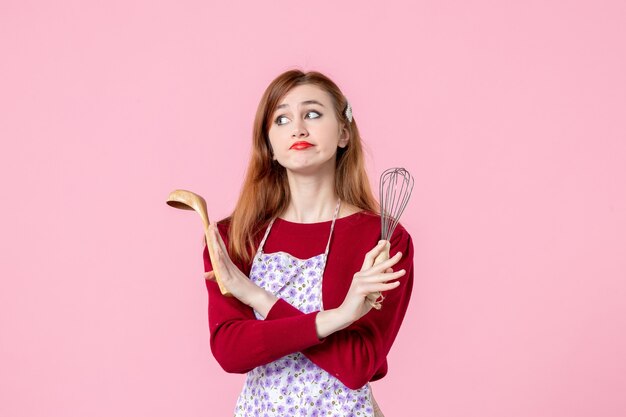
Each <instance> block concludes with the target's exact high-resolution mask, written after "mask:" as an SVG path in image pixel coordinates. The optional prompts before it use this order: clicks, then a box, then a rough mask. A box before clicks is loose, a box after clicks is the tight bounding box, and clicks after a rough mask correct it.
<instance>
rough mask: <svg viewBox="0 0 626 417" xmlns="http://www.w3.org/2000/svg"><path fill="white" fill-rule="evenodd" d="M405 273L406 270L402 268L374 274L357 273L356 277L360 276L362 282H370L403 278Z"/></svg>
mask: <svg viewBox="0 0 626 417" xmlns="http://www.w3.org/2000/svg"><path fill="white" fill-rule="evenodd" d="M405 274H406V270H405V269H400V270H398V271H395V272H385V273H382V272H380V273H377V274H372V275H366V274H363V275H355V277H358V279H359V281H360V282H362V283H364V284H368V283H375V282H387V281H391V280H394V279H398V278H401V277H403V276H404V275H405Z"/></svg>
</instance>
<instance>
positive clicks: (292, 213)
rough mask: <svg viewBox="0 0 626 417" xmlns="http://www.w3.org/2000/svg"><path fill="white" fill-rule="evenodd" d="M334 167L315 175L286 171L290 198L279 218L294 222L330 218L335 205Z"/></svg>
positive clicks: (318, 220)
mask: <svg viewBox="0 0 626 417" xmlns="http://www.w3.org/2000/svg"><path fill="white" fill-rule="evenodd" d="M334 168H335V167H334V166H332V167H331V168H330V169H327V170H325V172H316V174H315V175H301V174H298V173H294V172H291V171H287V179H288V181H289V191H290V194H291V199H290V201H289V205H288V206H287V208H286V209H285V211H284V212H283V213H282V214H281V216H280V217H281V218H283V219H284V220H287V221H291V222H296V223H318V222H323V221H328V220H332V218H333V214H334V213H335V208H336V207H337V199H338V198H339V197H338V196H337V193H335V169H334Z"/></svg>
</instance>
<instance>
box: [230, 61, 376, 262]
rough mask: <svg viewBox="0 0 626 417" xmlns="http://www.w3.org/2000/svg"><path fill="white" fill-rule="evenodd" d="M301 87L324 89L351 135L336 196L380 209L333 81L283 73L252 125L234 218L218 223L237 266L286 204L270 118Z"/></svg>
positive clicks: (340, 157)
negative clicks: (274, 158)
mask: <svg viewBox="0 0 626 417" xmlns="http://www.w3.org/2000/svg"><path fill="white" fill-rule="evenodd" d="M302 84H311V85H315V86H317V87H319V88H321V89H323V90H325V91H327V92H328V93H329V94H330V96H331V97H332V101H333V104H334V109H335V116H336V117H337V120H339V121H340V123H341V122H343V123H345V125H346V127H347V128H348V129H349V131H350V140H349V141H348V145H347V146H346V147H345V148H340V147H338V148H337V156H336V164H335V170H336V171H335V192H336V193H337V195H338V196H339V198H341V199H342V200H343V201H346V202H348V203H350V204H352V205H354V206H356V207H359V208H360V209H361V210H366V211H370V212H373V213H378V212H379V209H380V206H379V204H378V202H377V201H376V199H375V198H374V196H373V195H372V191H371V188H370V183H369V180H368V177H367V173H366V171H365V163H364V158H363V147H362V145H361V136H360V135H359V129H358V128H357V124H356V119H355V118H354V117H353V118H352V122H350V121H349V120H348V119H347V118H346V116H345V114H344V111H345V109H346V107H347V99H346V97H345V96H344V95H343V93H342V92H341V90H340V89H339V87H337V85H336V84H335V83H334V82H333V81H332V80H330V79H329V78H328V77H327V76H325V75H324V74H322V73H320V72H317V71H309V72H306V73H305V72H302V71H300V70H289V71H286V72H284V73H282V74H280V75H279V76H278V77H276V78H275V79H274V80H273V81H272V82H271V83H270V85H269V86H268V87H267V89H266V90H265V92H264V93H263V96H262V97H261V101H260V102H259V106H258V108H257V112H256V116H255V119H254V125H253V133H252V153H251V158H250V162H249V164H248V169H247V172H246V177H245V180H244V183H243V186H242V189H241V193H240V195H239V200H238V202H237V205H236V206H235V209H234V210H233V212H232V214H231V215H230V216H229V217H227V218H226V219H223V220H222V221H221V222H227V221H229V222H230V226H229V233H228V237H229V239H228V246H229V248H228V249H229V253H230V256H231V259H232V260H233V261H234V262H236V263H242V264H247V263H249V262H251V260H252V258H253V257H254V254H255V252H256V247H255V236H257V235H258V233H259V232H260V231H261V230H262V229H265V228H266V227H267V225H268V224H269V222H270V220H271V219H272V218H274V217H275V216H278V215H280V214H281V213H282V212H283V211H284V210H285V209H286V208H287V206H288V204H289V199H290V192H289V184H288V182H287V172H286V170H285V168H284V167H283V166H281V165H280V164H278V163H277V162H276V161H272V152H271V145H270V141H269V136H268V131H269V129H270V126H271V123H272V120H271V116H272V115H273V113H274V111H275V110H276V107H277V106H278V104H279V103H280V101H281V99H282V98H283V97H284V96H285V95H286V94H287V93H288V92H289V91H290V90H291V89H292V88H294V87H296V86H299V85H302ZM221 222H220V223H221Z"/></svg>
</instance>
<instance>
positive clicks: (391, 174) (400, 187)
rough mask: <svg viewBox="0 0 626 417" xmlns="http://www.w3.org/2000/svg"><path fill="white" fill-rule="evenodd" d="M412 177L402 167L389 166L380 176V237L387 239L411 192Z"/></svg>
mask: <svg viewBox="0 0 626 417" xmlns="http://www.w3.org/2000/svg"><path fill="white" fill-rule="evenodd" d="M414 182H415V181H414V180H413V177H411V174H409V172H408V171H407V170H406V169H404V168H389V169H388V170H386V171H385V172H383V174H382V175H381V176H380V227H381V239H383V240H389V239H391V235H393V231H394V230H396V226H397V225H398V222H399V221H400V216H401V215H402V212H404V209H405V207H406V205H407V203H408V202H409V198H411V193H412V192H413V183H414Z"/></svg>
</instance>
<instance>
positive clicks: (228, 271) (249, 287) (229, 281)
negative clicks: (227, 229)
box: [204, 223, 278, 317]
mask: <svg viewBox="0 0 626 417" xmlns="http://www.w3.org/2000/svg"><path fill="white" fill-rule="evenodd" d="M209 237H210V239H211V243H212V244H213V248H214V250H213V252H214V257H215V259H211V262H212V263H213V270H214V271H215V270H217V271H218V274H219V276H220V282H221V283H222V285H223V286H224V287H226V289H227V290H228V291H229V292H230V293H231V294H232V295H233V297H235V298H237V299H238V300H239V301H241V302H242V303H244V304H246V305H248V306H250V307H252V308H254V309H255V310H257V311H258V312H259V314H261V315H263V316H264V317H265V316H266V315H267V312H268V311H269V309H270V308H271V306H272V305H274V302H276V300H278V299H277V298H276V297H275V296H274V295H273V294H270V293H269V292H267V291H265V290H264V289H263V288H261V287H259V286H258V285H256V284H255V283H254V282H252V281H250V279H249V278H248V277H247V276H246V275H245V274H244V273H243V272H241V271H240V270H239V268H237V266H236V265H235V264H234V263H233V261H232V260H231V259H230V256H228V252H227V250H226V245H225V244H224V241H223V240H222V236H220V234H219V232H218V231H217V227H216V226H215V225H214V224H213V223H211V224H210V225H209ZM214 271H209V272H205V274H204V276H205V278H206V279H209V280H215V272H214Z"/></svg>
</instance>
